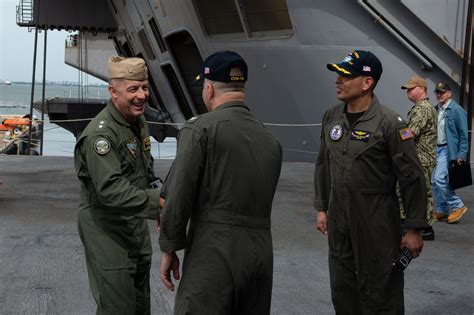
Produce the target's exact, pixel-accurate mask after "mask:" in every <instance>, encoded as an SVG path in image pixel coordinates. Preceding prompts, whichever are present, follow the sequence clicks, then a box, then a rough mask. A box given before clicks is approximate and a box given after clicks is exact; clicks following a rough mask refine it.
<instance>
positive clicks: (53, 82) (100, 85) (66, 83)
mask: <svg viewBox="0 0 474 315" xmlns="http://www.w3.org/2000/svg"><path fill="white" fill-rule="evenodd" d="M9 82H11V83H9V84H5V83H4V82H3V81H0V84H1V85H13V84H17V85H31V82H25V81H9ZM42 84H43V82H39V81H36V82H35V85H42ZM46 85H62V86H80V85H79V83H77V82H67V81H66V82H62V81H46ZM84 86H94V87H107V86H108V85H107V84H106V83H100V84H99V83H91V84H88V85H84Z"/></svg>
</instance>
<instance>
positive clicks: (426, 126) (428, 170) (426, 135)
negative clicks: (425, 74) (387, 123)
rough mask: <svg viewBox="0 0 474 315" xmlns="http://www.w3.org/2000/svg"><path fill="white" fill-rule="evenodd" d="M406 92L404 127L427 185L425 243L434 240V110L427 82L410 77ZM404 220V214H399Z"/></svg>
mask: <svg viewBox="0 0 474 315" xmlns="http://www.w3.org/2000/svg"><path fill="white" fill-rule="evenodd" d="M401 89H402V90H406V93H407V97H408V99H409V100H410V101H411V102H412V103H414V105H413V107H412V108H411V109H410V111H409V112H408V114H407V124H408V128H410V130H411V132H412V133H413V136H414V139H415V147H416V154H417V155H418V158H419V159H420V162H421V166H422V167H423V174H424V178H425V185H426V198H427V200H426V201H427V202H426V204H427V209H426V219H427V220H428V228H426V229H425V230H422V231H421V236H422V237H423V239H424V240H434V237H435V236H434V230H433V227H432V226H433V222H434V200H433V193H432V190H431V174H432V172H433V168H434V166H435V165H436V151H435V148H436V110H435V109H434V107H433V105H432V104H431V102H430V100H429V99H428V94H427V89H428V83H427V82H426V80H425V79H423V78H421V77H419V76H412V77H411V78H410V80H408V82H407V83H405V84H404V85H402V86H401ZM402 218H405V211H404V210H403V211H402Z"/></svg>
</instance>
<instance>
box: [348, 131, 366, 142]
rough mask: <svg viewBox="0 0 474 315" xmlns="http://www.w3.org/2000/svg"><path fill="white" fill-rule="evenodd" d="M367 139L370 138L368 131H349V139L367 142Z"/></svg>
mask: <svg viewBox="0 0 474 315" xmlns="http://www.w3.org/2000/svg"><path fill="white" fill-rule="evenodd" d="M369 139H370V132H367V131H363V130H352V132H351V140H358V141H364V142H369Z"/></svg>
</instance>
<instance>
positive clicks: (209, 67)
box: [196, 50, 248, 82]
mask: <svg viewBox="0 0 474 315" xmlns="http://www.w3.org/2000/svg"><path fill="white" fill-rule="evenodd" d="M235 69H238V70H240V71H238V70H237V71H236V70H235ZM247 74H248V68H247V63H246V62H245V60H244V59H243V58H242V57H241V56H240V55H239V54H238V53H236V52H233V51H229V50H225V51H218V52H215V53H213V54H212V55H210V56H209V57H207V59H206V60H205V61H204V67H203V69H202V72H201V74H199V75H198V76H197V77H196V81H199V80H202V79H204V78H207V79H209V80H212V81H218V82H246V81H247Z"/></svg>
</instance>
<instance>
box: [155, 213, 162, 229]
mask: <svg viewBox="0 0 474 315" xmlns="http://www.w3.org/2000/svg"><path fill="white" fill-rule="evenodd" d="M160 226H161V214H159V215H157V216H156V231H157V232H159V231H160Z"/></svg>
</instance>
